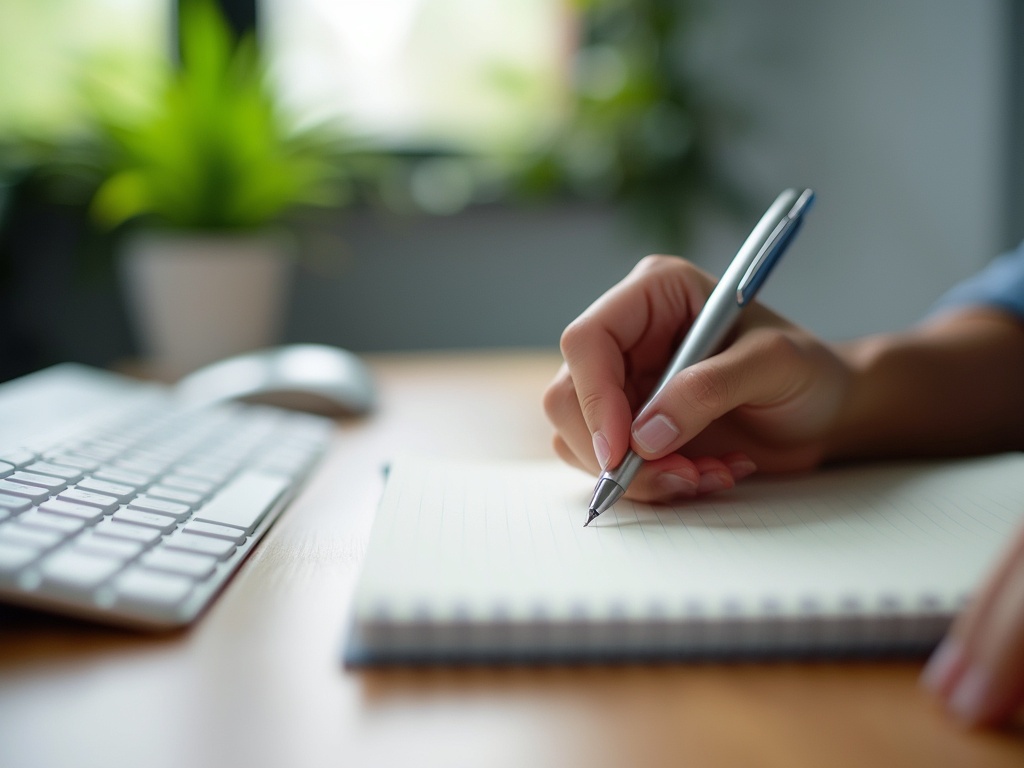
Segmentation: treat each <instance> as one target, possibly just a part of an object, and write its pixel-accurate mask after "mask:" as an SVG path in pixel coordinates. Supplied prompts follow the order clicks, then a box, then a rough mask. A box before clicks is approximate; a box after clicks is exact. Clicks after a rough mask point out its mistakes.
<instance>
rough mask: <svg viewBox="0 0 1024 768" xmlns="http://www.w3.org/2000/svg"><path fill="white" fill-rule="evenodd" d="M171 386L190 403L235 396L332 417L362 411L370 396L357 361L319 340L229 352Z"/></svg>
mask: <svg viewBox="0 0 1024 768" xmlns="http://www.w3.org/2000/svg"><path fill="white" fill-rule="evenodd" d="M176 391H177V393H178V395H179V396H180V397H181V398H182V399H184V400H185V402H188V403H190V404H196V405H198V404H204V405H205V404H208V403H215V402H219V401H223V400H240V401H243V402H249V403H261V404H265V405H273V406H277V407H279V408H289V409H292V410H298V411H306V412H309V413H318V414H322V415H326V416H332V417H338V416H352V415H361V414H365V413H367V412H369V411H370V410H371V409H372V408H373V405H374V401H375V397H374V385H373V380H372V378H371V376H370V372H369V370H368V369H367V367H366V365H365V364H364V363H363V361H362V360H360V359H359V358H358V357H356V356H355V355H354V354H353V353H351V352H348V351H347V350H344V349H339V348H337V347H330V346H326V345H323V344H289V345H285V346H281V347H273V348H270V349H263V350H258V351H256V352H248V353H245V354H241V355H237V356H235V357H229V358H227V359H225V360H220V361H218V362H216V363H211V364H210V365H207V366H205V367H203V368H200V369H199V370H197V371H195V372H194V373H190V374H189V375H188V376H186V377H185V378H183V379H182V380H181V381H180V382H178V385H177V387H176Z"/></svg>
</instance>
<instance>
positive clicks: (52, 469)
mask: <svg viewBox="0 0 1024 768" xmlns="http://www.w3.org/2000/svg"><path fill="white" fill-rule="evenodd" d="M25 470H26V471H27V472H37V473H39V474H41V475H53V476H54V477H62V478H64V479H65V480H67V481H68V482H69V483H73V482H75V481H76V480H79V479H81V477H82V475H83V474H85V473H84V472H83V471H82V470H80V469H78V468H77V467H65V466H63V465H62V464H54V463H53V462H49V461H34V462H32V463H31V464H29V465H28V466H26V467H25Z"/></svg>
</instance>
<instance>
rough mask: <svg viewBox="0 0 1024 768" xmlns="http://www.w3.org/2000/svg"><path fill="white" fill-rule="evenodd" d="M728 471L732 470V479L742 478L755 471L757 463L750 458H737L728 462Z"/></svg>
mask: <svg viewBox="0 0 1024 768" xmlns="http://www.w3.org/2000/svg"><path fill="white" fill-rule="evenodd" d="M729 471H730V472H732V476H733V479H735V480H742V479H743V478H744V477H749V476H750V475H752V474H754V473H755V472H757V464H755V463H754V462H753V461H751V460H750V459H737V460H736V461H730V462H729Z"/></svg>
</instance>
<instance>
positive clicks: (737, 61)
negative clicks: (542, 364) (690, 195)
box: [289, 0, 1011, 350]
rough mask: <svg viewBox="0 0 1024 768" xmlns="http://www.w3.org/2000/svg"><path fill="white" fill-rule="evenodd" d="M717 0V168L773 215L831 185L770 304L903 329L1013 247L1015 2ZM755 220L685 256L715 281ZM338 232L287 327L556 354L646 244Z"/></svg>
mask: <svg viewBox="0 0 1024 768" xmlns="http://www.w3.org/2000/svg"><path fill="white" fill-rule="evenodd" d="M708 5H709V6H711V7H710V8H709V10H708V14H707V17H706V18H705V19H704V20H703V21H702V24H703V25H704V26H703V28H702V30H701V33H700V35H699V36H698V37H697V39H696V40H695V41H694V44H693V46H692V48H691V50H690V51H689V55H690V57H691V58H692V60H693V61H694V63H695V67H696V70H697V71H698V72H699V73H700V76H701V78H702V79H703V81H704V82H705V83H707V84H708V86H709V87H710V88H711V89H712V90H713V92H714V93H715V94H716V97H717V98H719V99H720V100H722V101H724V102H725V103H727V104H733V105H736V106H737V107H738V108H739V109H740V112H741V113H742V116H743V118H744V121H745V122H746V124H747V127H746V129H745V130H744V131H743V132H742V133H739V134H738V135H736V136H733V137H730V139H729V142H728V147H729V150H728V152H726V153H724V154H723V156H722V158H721V159H722V163H723V166H724V167H726V168H727V169H728V170H729V171H730V172H731V174H732V175H733V177H734V178H737V179H739V180H741V181H742V183H743V184H744V186H745V188H746V190H747V192H748V193H749V195H750V196H751V197H752V198H753V199H754V200H757V201H759V204H761V205H765V206H766V205H767V204H768V203H769V202H770V201H771V200H772V199H773V198H774V196H775V195H776V194H777V193H778V191H780V190H781V189H782V188H783V187H785V186H797V185H807V186H812V187H814V188H815V189H816V190H817V192H818V203H817V205H816V207H815V209H814V210H813V212H812V213H811V216H810V217H809V219H808V221H807V225H806V226H805V228H804V232H803V234H802V235H801V238H800V240H799V241H798V243H797V244H796V245H795V246H794V248H793V249H792V250H791V252H790V255H789V256H787V260H786V262H785V263H784V264H783V265H782V266H781V268H780V269H779V271H778V272H777V274H776V276H775V277H774V278H773V282H772V283H771V284H770V285H769V286H768V288H767V289H766V290H765V292H764V294H763V296H764V299H765V301H767V302H769V303H771V304H772V305H773V306H775V307H776V308H777V309H778V310H779V311H781V312H783V313H784V314H787V315H789V316H790V317H792V318H793V319H795V320H797V321H798V322H801V323H803V324H805V325H807V326H808V327H810V328H813V329H814V330H815V331H817V332H819V333H821V334H823V335H824V336H826V337H829V338H843V337H849V336H853V335H857V334H861V333H865V332H871V331H876V330H882V329H887V328H893V327H898V326H902V325H905V324H907V323H911V322H913V321H914V320H915V319H916V318H918V317H920V315H921V314H922V313H923V312H925V311H926V310H927V307H928V306H929V304H930V303H931V302H932V301H933V300H934V298H935V297H936V296H937V295H938V294H939V293H940V292H941V291H942V290H944V289H945V288H946V287H948V286H949V285H951V284H952V283H953V282H955V281H956V280H957V279H959V278H960V277H962V276H964V275H966V274H968V273H970V272H971V271H973V270H975V269H976V268H977V267H978V266H980V265H981V264H983V263H984V262H985V261H987V260H988V259H989V258H991V257H992V256H993V255H995V253H996V252H997V251H998V250H1000V249H1001V248H1003V247H1005V246H1007V245H1008V243H1007V242H1005V240H1006V236H1005V232H1006V231H1007V229H1008V227H1007V223H1006V221H1005V215H1004V214H1005V209H1004V200H1005V198H1006V195H1007V179H1006V178H1004V175H1005V174H1004V168H1005V167H1006V165H1007V158H1008V151H1009V146H1010V141H1009V136H1008V129H1009V117H1008V116H1009V104H1008V102H1009V100H1010V88H1011V83H1010V77H1009V75H1010V69H1011V60H1010V56H1009V52H1010V42H1011V35H1010V33H1009V29H1008V23H1009V21H1010V18H1011V14H1010V4H1009V2H1006V1H1004V0H972V1H971V2H967V1H966V0H900V1H899V2H891V1H887V0H864V1H862V2H859V3H838V2H824V3H823V2H820V1H817V2H815V1H814V0H775V2H763V0H734V1H733V2H729V3H712V4H708ZM751 223H752V222H744V223H742V224H740V223H737V222H735V221H729V220H726V219H725V218H724V217H721V216H715V215H708V216H707V217H706V219H705V223H704V226H703V227H702V229H701V232H700V233H699V236H698V238H697V241H696V243H695V245H694V247H693V248H692V249H691V250H690V251H689V252H687V253H686V254H685V255H687V256H688V257H690V258H692V259H694V260H695V261H697V262H698V263H701V264H702V265H704V266H706V267H707V268H708V269H710V270H713V271H715V272H719V271H720V270H721V269H722V267H723V266H724V264H725V262H726V261H727V260H728V258H730V257H731V256H732V254H733V252H734V251H735V249H736V247H737V246H738V245H739V243H740V242H741V241H742V239H743V237H744V236H745V234H746V233H745V231H743V229H744V227H749V226H750V224H751ZM337 237H338V238H339V239H340V241H341V243H342V245H341V246H339V247H338V248H337V250H338V252H339V253H341V254H342V256H341V262H340V264H336V265H335V266H334V267H333V268H332V269H331V270H330V271H327V272H323V271H321V272H319V273H309V272H307V273H305V274H303V275H301V276H300V278H299V281H298V284H297V286H296V303H295V306H294V311H293V316H292V318H291V322H290V325H289V335H290V337H292V338H297V339H298V338H301V339H314V340H319V341H326V342H330V343H335V344H340V345H343V346H348V347H351V348H353V349H357V350H368V349H393V348H432V347H474V346H489V345H501V346H549V345H553V344H555V343H556V342H557V338H558V334H559V332H560V330H561V328H562V327H563V326H564V325H565V323H566V322H567V321H568V320H570V319H571V318H572V317H574V316H575V315H576V314H577V313H578V312H579V311H580V310H581V309H582V308H584V307H585V306H586V305H587V303H589V301H590V300H592V299H593V298H595V297H596V296H597V295H598V294H599V293H600V292H601V291H603V290H604V289H605V288H606V287H608V286H609V285H610V284H612V283H613V282H614V281H616V280H617V279H619V278H620V277H621V276H622V275H623V274H625V272H626V271H627V270H628V269H629V267H630V266H631V265H632V264H633V262H635V261H636V260H637V259H638V258H639V257H641V256H642V255H644V254H645V253H646V252H648V250H649V246H648V245H646V244H645V243H644V242H643V238H641V237H638V236H637V235H636V234H635V233H631V232H628V231H625V230H623V229H622V228H621V227H618V226H617V225H616V223H615V222H614V220H613V219H612V217H610V216H609V214H608V213H607V212H605V211H601V210H599V209H594V208H590V209H587V208H584V207H571V208H568V209H554V210H542V211H540V210H517V209H491V208H484V209H477V210H472V211H468V212H465V213H463V214H460V215H457V216H454V217H449V218H441V219H436V218H427V217H423V218H413V219H397V218H389V217H387V216H385V215H382V214H374V213H362V214H354V213H350V214H347V215H343V216H342V217H341V218H340V219H339V224H338V230H337Z"/></svg>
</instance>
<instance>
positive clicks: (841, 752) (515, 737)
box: [0, 353, 1024, 768]
mask: <svg viewBox="0 0 1024 768" xmlns="http://www.w3.org/2000/svg"><path fill="white" fill-rule="evenodd" d="M371 363H372V365H373V367H374V370H375V372H376V375H377V378H378V382H379V385H380V391H381V405H380V409H379V412H378V414H377V415H375V416H373V417H371V418H367V419H364V420H361V421H355V422H348V423H345V424H342V425H340V426H339V429H338V436H337V440H336V442H335V445H334V446H333V448H332V450H331V452H330V454H329V455H328V457H327V459H326V461H325V464H324V465H323V466H322V468H321V470H320V471H318V472H317V473H316V475H315V476H314V477H313V479H312V481H311V483H310V484H309V486H308V487H307V489H306V490H305V491H304V492H303V494H302V495H301V496H300V497H299V498H298V499H297V500H296V502H295V503H294V504H293V505H292V507H291V508H290V509H289V510H288V511H286V513H285V514H284V515H283V516H282V518H281V519H280V520H279V521H278V523H277V524H276V525H275V527H274V528H273V529H272V530H271V531H270V532H269V534H268V535H267V537H266V538H265V539H264V541H263V542H262V543H261V544H260V546H259V547H257V549H256V551H255V552H254V554H253V556H252V557H251V558H250V560H249V561H248V563H246V564H245V566H243V568H242V570H241V571H240V573H239V574H238V575H237V576H236V578H235V579H234V580H233V581H232V582H231V583H230V584H229V585H228V588H227V590H226V592H225V593H224V594H223V595H222V596H221V597H220V599H219V600H218V601H216V602H215V603H214V605H213V606H212V608H211V610H210V611H209V612H208V613H207V614H206V615H205V616H204V617H203V618H201V619H200V621H199V622H198V624H197V625H196V626H194V627H193V628H191V629H190V630H187V631H184V632H179V633H175V634H172V635H167V636H158V637H150V636H140V635H135V634H130V633H125V632H121V631H117V630H112V629H107V628H103V627H96V626H91V625H86V624H82V623H77V622H73V621H69V620H64V619H57V618H53V617H48V616H45V615H41V614H35V613H32V612H28V611H22V610H16V609H10V608H4V609H0V764H2V765H4V766H7V768H16V767H20V766H91V765H97V766H99V765H102V766H105V767H107V768H116V767H117V766H132V767H133V768H135V767H137V766H143V765H145V766H154V767H156V768H161V767H162V766H176V767H177V766H213V765H217V766H220V765H230V766H235V765H247V766H270V765H273V766H288V767H289V768H303V767H304V766H319V765H351V766H355V765H396V766H397V765H415V766H417V768H420V767H421V766H433V765H438V766H463V765H465V766H487V767H488V768H491V767H498V766H517V767H518V766H527V765H528V766H586V768H596V767H597V766H621V765H652V764H678V765H684V764H685V765H721V766H737V765H779V766H783V765H784V766H787V768H791V767H792V766H804V765H806V766H822V765H829V766H844V765H850V766H854V765H857V766H863V765H878V766H888V765H900V766H914V765H921V766H929V768H934V766H943V765H950V766H953V765H955V766H962V765H985V766H1003V765H1005V766H1015V767H1016V766H1020V765H1022V764H1024V730H1021V729H1019V728H1018V729H1016V730H1011V731H1010V732H999V733H970V732H965V731H963V730H962V729H960V728H958V727H956V726H954V725H953V724H952V723H951V722H949V721H948V720H947V719H946V718H945V717H944V715H943V714H942V713H941V712H940V711H939V710H938V708H937V707H936V706H935V704H934V703H933V702H932V701H931V700H930V699H929V698H928V697H927V696H925V695H923V694H922V693H921V692H920V691H919V690H918V687H917V675H918V671H919V666H920V664H919V663H909V662H898V663H893V662H885V663H862V662H857V663H844V664H837V663H811V664H793V663H765V664H700V665H687V664H667V665H636V666H633V665H630V666H598V667H584V668H571V669H568V668H502V669H469V670H458V669H433V670H403V669H398V670H383V671H370V672H366V671H360V672H354V671H348V670H345V669H343V668H342V666H341V665H340V663H339V661H338V655H339V650H340V647H341V642H342V634H343V627H344V621H345V616H346V613H347V610H348V604H349V600H350V597H351V594H352V590H353V586H354V583H355V579H356V577H357V573H358V569H359V564H360V561H361V559H362V555H363V552H364V550H365V547H366V542H367V538H368V536H369V530H370V525H371V522H372V519H373V512H374V508H375V504H376V501H377V498H378V495H379V493H380V491H381V488H382V483H383V481H382V475H381V468H382V466H383V465H384V464H386V462H387V461H388V459H389V457H391V456H393V455H395V454H396V453H398V452H401V451H413V452H417V451H423V452H431V453H432V454H435V455H447V456H453V457H466V456H491V457H496V458H537V457H547V456H550V455H551V452H550V429H549V427H548V426H547V423H546V422H545V420H544V417H543V415H542V413H541V407H540V395H541V392H542V390H543V388H544V386H545V384H546V383H547V381H548V380H549V379H550V377H551V376H552V375H553V374H554V371H555V369H556V367H557V365H558V359H557V357H555V356H554V355H551V354H544V353H538V354H524V353H507V354H469V355H443V356H442V355H402V356H397V355H396V356H380V357H374V358H371Z"/></svg>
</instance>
